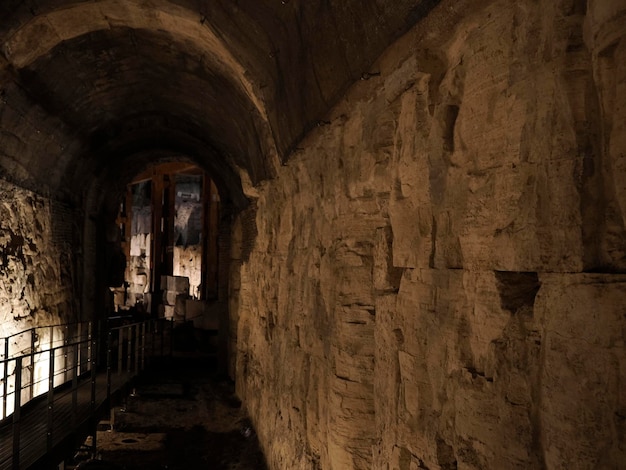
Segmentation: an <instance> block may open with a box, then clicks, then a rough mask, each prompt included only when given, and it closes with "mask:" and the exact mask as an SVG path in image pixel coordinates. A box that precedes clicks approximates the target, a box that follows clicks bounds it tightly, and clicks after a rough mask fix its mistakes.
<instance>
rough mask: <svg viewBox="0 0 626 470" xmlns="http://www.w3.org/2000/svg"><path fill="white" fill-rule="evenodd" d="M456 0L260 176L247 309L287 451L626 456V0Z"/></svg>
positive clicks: (404, 460) (465, 457)
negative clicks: (625, 128) (624, 195)
mask: <svg viewBox="0 0 626 470" xmlns="http://www.w3.org/2000/svg"><path fill="white" fill-rule="evenodd" d="M456 8H457V9H456V10H455V6H453V5H452V2H443V3H442V4H441V5H440V8H438V9H436V10H435V11H434V12H433V13H432V14H431V15H430V16H429V17H428V18H427V19H426V20H425V21H424V22H422V23H421V24H419V25H418V26H417V27H416V28H414V30H413V31H412V32H410V33H409V34H408V35H407V36H406V37H404V38H402V39H401V40H400V41H399V42H398V43H397V44H396V45H394V46H392V47H391V48H390V49H389V50H388V51H387V52H386V53H385V54H384V55H383V56H382V57H381V59H380V61H379V63H378V64H377V66H376V69H377V70H380V73H381V75H380V76H375V77H372V78H371V79H370V80H368V81H363V82H359V83H357V84H355V85H354V87H353V88H352V89H351V90H350V91H349V93H348V94H347V95H346V97H345V99H344V100H343V101H342V102H341V103H340V104H339V105H338V106H337V107H336V108H335V109H334V110H333V112H332V113H331V114H330V116H329V118H328V120H329V122H330V123H329V124H325V125H322V126H320V127H318V128H317V129H315V130H313V131H312V132H311V133H310V134H309V135H308V136H307V137H306V138H305V139H304V140H303V141H302V143H301V144H299V149H298V151H297V152H295V153H294V155H293V156H292V157H291V159H290V160H289V163H288V164H287V165H286V166H284V167H282V168H280V169H279V171H278V174H277V178H276V179H274V180H272V181H268V182H266V183H265V184H263V185H260V186H258V187H257V190H258V193H257V194H258V199H257V200H256V202H257V217H256V223H257V229H258V235H257V237H256V243H255V245H254V248H253V250H252V252H251V253H250V257H249V259H248V260H247V262H245V263H243V264H242V265H241V269H240V270H239V272H238V273H237V281H238V282H237V285H238V286H240V289H239V290H238V291H237V298H236V299H233V301H232V303H231V306H232V307H235V308H237V311H236V312H234V313H235V315H236V319H237V320H236V322H237V327H238V343H237V348H238V367H237V370H236V377H237V381H238V391H239V393H240V396H241V397H242V398H243V400H244V402H245V403H246V406H247V407H248V409H249V411H250V413H251V415H252V416H253V419H254V421H255V423H256V426H257V428H258V429H259V434H260V436H261V442H262V445H263V446H264V448H265V450H266V453H267V457H268V461H269V464H270V467H271V468H303V469H317V468H324V469H347V468H354V469H370V468H377V469H379V468H380V469H399V470H410V469H418V468H430V469H454V468H463V469H483V468H519V469H529V468H535V469H541V468H550V469H557V468H574V467H575V468H619V467H620V465H622V462H623V461H626V454H625V452H626V448H625V447H624V393H623V392H622V390H621V388H623V387H620V385H619V384H621V383H622V382H623V380H624V375H625V373H626V372H625V371H626V365H625V359H624V358H626V354H625V352H626V351H625V349H624V348H625V343H624V331H625V330H624V328H625V323H624V322H625V321H626V319H625V318H624V316H623V314H622V313H620V312H621V310H620V305H623V303H624V300H625V299H624V298H623V297H624V295H625V294H624V292H626V290H625V289H624V284H623V283H624V280H625V279H624V276H623V275H620V274H611V272H610V271H615V270H621V269H622V267H621V266H622V263H623V252H624V251H623V250H624V249H626V244H625V243H624V239H623V237H624V230H623V216H622V210H621V209H620V207H622V206H623V204H622V203H620V202H619V198H620V197H621V196H619V191H620V189H619V185H623V182H624V181H626V178H625V176H624V175H622V174H621V163H619V162H620V158H621V156H620V155H621V154H623V153H624V151H625V150H626V147H625V145H626V143H625V142H624V140H623V139H622V138H621V136H622V134H624V132H622V131H621V129H622V128H621V127H620V126H621V125H622V124H621V123H622V122H623V121H624V119H620V117H624V116H623V113H624V109H626V108H625V107H623V106H620V105H619V103H621V101H620V100H621V97H622V95H625V94H624V93H619V90H620V89H621V88H620V87H621V86H622V84H623V83H622V82H623V80H622V79H621V78H620V77H621V74H622V72H623V70H622V69H623V66H622V64H623V63H625V61H624V60H619V59H620V58H621V57H622V56H623V49H624V48H623V44H624V39H623V38H624V32H625V31H626V29H625V28H623V18H624V17H626V16H624V12H626V7H625V6H623V5H622V6H619V7H618V6H617V5H615V4H612V5H611V6H608V5H605V4H603V3H602V2H592V3H591V4H589V5H588V8H587V9H586V8H584V7H583V6H582V5H579V4H578V3H577V2H561V3H559V4H558V5H557V4H554V2H547V1H545V2H540V4H539V5H538V4H536V3H535V2H515V3H514V4H513V3H511V2H501V1H494V2H486V1H485V2H460V3H459V4H458V6H457V7H456ZM618 95H619V96H618ZM598 97H599V98H598ZM598 100H599V101H598ZM601 136H602V137H601ZM590 269H594V270H601V269H602V270H605V271H609V272H606V273H603V274H584V273H583V271H585V270H590ZM302 402H304V403H305V405H301V403H302ZM276 436H278V439H277V438H276Z"/></svg>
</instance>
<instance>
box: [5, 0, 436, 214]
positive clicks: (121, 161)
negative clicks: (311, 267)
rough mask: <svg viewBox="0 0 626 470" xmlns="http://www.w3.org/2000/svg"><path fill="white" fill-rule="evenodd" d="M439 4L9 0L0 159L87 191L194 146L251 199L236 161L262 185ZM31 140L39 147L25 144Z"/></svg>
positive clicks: (236, 194) (57, 184) (237, 194)
mask: <svg viewBox="0 0 626 470" xmlns="http://www.w3.org/2000/svg"><path fill="white" fill-rule="evenodd" d="M436 3H437V1H436V0H421V1H415V0H393V1H387V0H372V1H367V2H363V1H360V0H324V1H308V0H239V1H234V0H170V1H168V0H151V1H148V0H97V1H92V0H90V1H86V0H28V1H22V0H9V1H3V2H2V3H1V5H0V18H1V20H0V45H1V51H2V54H1V55H0V89H1V90H2V92H1V93H2V99H3V102H5V103H8V106H4V107H3V111H2V115H1V116H0V117H1V118H2V120H3V122H4V123H10V124H11V125H3V126H2V128H3V129H5V133H6V134H7V135H9V134H10V138H9V137H7V136H5V137H7V138H5V139H4V140H5V145H4V146H5V147H7V148H4V149H0V150H2V151H1V152H0V154H1V155H2V158H1V159H0V167H1V168H2V170H3V173H6V174H9V176H11V177H12V178H14V179H21V180H23V181H28V180H33V181H34V182H33V183H32V184H34V185H38V184H40V183H41V182H44V183H47V184H48V185H49V186H50V189H51V190H53V191H54V190H56V189H57V188H64V189H69V190H71V191H72V192H74V193H80V192H81V191H84V186H85V185H88V184H90V182H91V181H92V180H93V178H95V177H96V176H98V177H101V175H102V174H104V173H106V174H107V175H108V176H107V177H108V178H111V179H118V180H119V179H120V178H122V179H123V178H124V177H129V176H130V175H131V174H132V173H133V172H137V171H138V170H140V169H141V168H142V167H143V166H145V165H146V164H147V163H148V162H150V161H152V160H154V159H155V158H168V156H172V155H185V156H187V157H189V158H192V159H195V160H196V161H197V162H199V163H200V164H202V165H204V166H205V167H206V168H207V169H208V170H210V171H211V172H212V174H213V175H214V177H215V179H216V180H217V182H218V183H219V184H220V185H221V188H222V190H223V192H226V193H227V194H229V195H230V197H231V198H232V199H233V201H234V202H235V204H236V205H239V206H242V205H244V204H245V197H244V195H243V191H242V188H241V183H240V178H241V177H242V172H241V171H240V170H244V174H246V176H245V178H246V179H247V178H248V177H249V180H250V181H251V182H252V183H253V184H254V183H257V182H259V181H261V180H263V179H265V178H271V177H272V176H273V174H274V169H275V168H276V166H277V165H280V164H281V163H284V161H285V159H287V158H288V155H289V153H290V150H291V149H292V148H293V147H294V146H295V145H296V144H297V142H298V140H299V139H300V138H301V137H302V136H303V135H304V133H305V132H306V131H307V130H308V129H310V128H311V127H312V126H314V125H315V124H316V123H317V122H319V121H320V120H323V118H324V115H325V113H326V112H327V110H328V109H329V107H330V106H332V105H333V104H334V103H335V102H336V101H337V100H338V98H339V97H340V96H341V95H342V93H343V92H344V90H345V89H346V87H347V86H348V85H349V84H350V83H352V82H354V81H355V80H358V79H359V78H361V77H362V75H363V74H364V73H368V72H370V70H369V68H368V67H369V64H371V63H372V62H373V61H374V60H375V59H376V58H377V57H378V55H379V54H380V53H381V52H382V51H383V49H384V48H385V47H386V46H387V45H388V44H390V43H391V42H392V41H393V40H395V39H396V38H397V37H399V36H400V35H401V34H402V33H403V32H405V31H406V30H407V29H408V28H409V27H410V26H412V25H413V24H414V23H415V22H417V21H419V19H420V18H422V17H424V16H425V15H426V14H427V12H428V11H429V10H430V9H431V8H432V7H433V6H434V5H435V4H436ZM21 121H25V122H26V123H27V124H28V125H22V124H24V123H23V122H21ZM35 123H36V124H35ZM20 126H22V128H21V129H19V127H20ZM11 128H14V129H15V130H14V131H10V132H9V131H6V129H11ZM33 133H34V134H35V135H36V136H37V137H33ZM26 139H30V140H31V142H30V143H29V144H30V145H29V146H30V149H31V152H30V153H28V152H20V148H21V144H20V143H21V142H22V143H23V142H24V141H26ZM6 142H13V144H12V145H9V144H6ZM37 142H40V146H39V148H38V147H37V145H36V144H37ZM8 147H11V148H8ZM118 168H124V170H123V171H119V170H118Z"/></svg>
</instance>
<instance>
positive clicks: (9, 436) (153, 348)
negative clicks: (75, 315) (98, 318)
mask: <svg viewBox="0 0 626 470" xmlns="http://www.w3.org/2000/svg"><path fill="white" fill-rule="evenodd" d="M172 328H173V323H172V322H169V321H165V320H163V319H158V320H155V319H151V320H146V321H142V322H137V323H129V324H126V325H121V326H116V327H113V328H102V327H101V328H97V329H96V328H94V325H93V324H92V323H90V322H88V323H75V324H67V325H55V326H52V327H39V328H33V329H32V330H27V331H25V332H21V333H17V334H15V335H12V336H11V337H8V338H3V339H2V340H0V347H3V348H4V350H3V353H4V354H2V355H1V357H2V359H1V360H0V372H2V383H1V385H0V387H1V393H0V395H1V397H2V406H1V409H2V421H1V422H0V469H2V470H4V469H7V470H8V469H13V470H18V469H24V468H29V466H31V465H32V464H34V463H35V462H37V461H39V459H41V458H42V457H43V456H45V455H46V453H49V452H51V451H52V450H53V449H54V448H55V447H56V446H58V445H60V444H61V443H62V442H63V441H64V439H65V438H66V436H67V435H69V434H72V433H73V432H74V431H75V429H76V428H78V426H79V425H84V423H85V422H87V421H94V417H95V416H96V414H97V411H98V410H99V409H101V407H102V406H103V405H105V407H110V406H111V397H112V394H113V393H114V392H115V391H116V390H119V389H120V388H121V387H123V386H124V385H125V384H127V383H128V382H129V381H130V380H132V379H133V378H134V377H135V376H137V374H139V373H140V372H141V371H142V370H144V369H145V367H146V366H147V365H149V363H150V361H151V360H152V359H153V358H155V357H162V356H166V355H171V353H172ZM18 336H19V338H18ZM24 338H28V339H29V340H30V346H29V347H26V348H25V347H24V346H23V345H24ZM19 344H21V346H17V347H16V345H19ZM19 348H21V352H22V354H19V352H20V351H19ZM96 424H97V423H96ZM94 426H95V424H93V423H92V427H94Z"/></svg>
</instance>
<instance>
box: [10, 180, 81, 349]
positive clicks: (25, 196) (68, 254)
mask: <svg viewBox="0 0 626 470" xmlns="http://www.w3.org/2000/svg"><path fill="white" fill-rule="evenodd" d="M65 215H67V214H65ZM63 224H67V226H63ZM72 231H73V219H72V218H71V217H65V216H64V212H63V208H62V207H61V206H59V205H58V203H56V202H54V201H51V200H50V199H46V198H44V197H41V196H39V195H37V194H35V193H32V192H30V191H27V190H24V189H21V188H19V187H17V186H14V185H12V184H11V183H8V182H6V181H1V183H0V337H5V336H9V335H11V334H13V333H16V332H18V331H21V330H25V329H29V328H32V327H34V326H46V325H54V324H59V323H63V322H65V321H71V320H75V319H76V315H77V312H76V311H75V307H76V304H75V300H74V297H75V295H76V292H75V289H76V285H75V272H74V269H75V264H74V263H75V262H76V256H75V255H74V254H73V253H72V250H71V247H72V239H71V236H72ZM27 343H28V344H26V345H25V347H30V342H27Z"/></svg>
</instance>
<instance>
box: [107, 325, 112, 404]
mask: <svg viewBox="0 0 626 470" xmlns="http://www.w3.org/2000/svg"><path fill="white" fill-rule="evenodd" d="M112 362H113V331H111V330H109V332H108V334H107V403H108V404H109V407H110V406H111V368H112V367H113V364H112Z"/></svg>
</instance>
